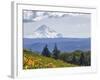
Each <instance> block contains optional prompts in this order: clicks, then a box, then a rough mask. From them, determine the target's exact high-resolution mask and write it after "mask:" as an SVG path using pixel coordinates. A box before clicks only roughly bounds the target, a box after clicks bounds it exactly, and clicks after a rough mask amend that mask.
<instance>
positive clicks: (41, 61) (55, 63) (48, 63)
mask: <svg viewBox="0 0 100 80" xmlns="http://www.w3.org/2000/svg"><path fill="white" fill-rule="evenodd" d="M74 66H76V65H74V64H70V63H66V62H64V61H62V60H55V59H53V58H49V57H45V56H42V55H40V54H37V53H35V52H31V51H24V52H23V69H38V68H57V67H74Z"/></svg>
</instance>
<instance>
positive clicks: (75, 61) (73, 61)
mask: <svg viewBox="0 0 100 80" xmlns="http://www.w3.org/2000/svg"><path fill="white" fill-rule="evenodd" d="M72 63H74V64H76V63H77V60H76V57H75V55H74V54H73V57H72Z"/></svg>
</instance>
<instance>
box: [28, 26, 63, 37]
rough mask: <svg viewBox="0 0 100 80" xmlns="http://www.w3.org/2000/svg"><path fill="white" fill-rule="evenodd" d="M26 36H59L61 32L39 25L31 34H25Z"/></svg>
mask: <svg viewBox="0 0 100 80" xmlns="http://www.w3.org/2000/svg"><path fill="white" fill-rule="evenodd" d="M26 37H27V38H61V37H63V35H62V34H60V33H57V32H56V31H55V30H53V29H51V28H49V27H48V26H46V25H41V26H40V27H39V28H37V29H36V30H35V31H34V32H33V34H32V35H31V36H26Z"/></svg>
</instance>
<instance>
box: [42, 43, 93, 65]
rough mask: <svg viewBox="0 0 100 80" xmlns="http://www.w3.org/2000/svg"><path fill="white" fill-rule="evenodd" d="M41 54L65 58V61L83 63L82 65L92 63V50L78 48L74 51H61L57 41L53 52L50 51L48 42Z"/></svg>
mask: <svg viewBox="0 0 100 80" xmlns="http://www.w3.org/2000/svg"><path fill="white" fill-rule="evenodd" d="M41 55H43V56H46V57H52V58H54V59H60V60H63V61H64V62H69V63H72V64H76V65H81V66H90V65H91V54H90V51H86V52H83V51H81V50H76V51H73V52H61V51H60V50H59V49H58V47H57V44H56V43H55V46H54V49H53V51H52V52H50V51H49V49H48V45H47V44H46V45H45V46H44V48H43V50H42V53H41Z"/></svg>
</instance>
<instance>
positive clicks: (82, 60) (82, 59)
mask: <svg viewBox="0 0 100 80" xmlns="http://www.w3.org/2000/svg"><path fill="white" fill-rule="evenodd" d="M79 63H80V65H84V64H85V57H84V53H83V52H82V53H81V55H80V59H79Z"/></svg>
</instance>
